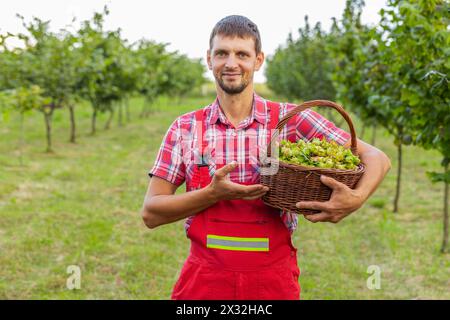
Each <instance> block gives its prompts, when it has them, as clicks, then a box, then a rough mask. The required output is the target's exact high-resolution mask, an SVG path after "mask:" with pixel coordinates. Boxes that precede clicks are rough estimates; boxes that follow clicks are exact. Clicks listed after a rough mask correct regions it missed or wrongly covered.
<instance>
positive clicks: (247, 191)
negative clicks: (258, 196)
mask: <svg viewBox="0 0 450 320" xmlns="http://www.w3.org/2000/svg"><path fill="white" fill-rule="evenodd" d="M236 188H238V190H237V191H238V192H241V193H242V194H244V195H249V196H250V195H252V193H254V192H262V191H264V192H267V191H269V187H266V186H264V185H262V184H252V185H250V186H244V185H241V184H237V183H236Z"/></svg>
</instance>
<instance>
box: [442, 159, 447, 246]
mask: <svg viewBox="0 0 450 320" xmlns="http://www.w3.org/2000/svg"><path fill="white" fill-rule="evenodd" d="M445 176H446V177H448V164H447V165H446V166H445ZM444 183H445V187H444V238H443V241H442V248H441V252H442V253H445V252H448V182H447V181H444Z"/></svg>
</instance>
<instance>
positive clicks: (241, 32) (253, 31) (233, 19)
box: [209, 15, 261, 54]
mask: <svg viewBox="0 0 450 320" xmlns="http://www.w3.org/2000/svg"><path fill="white" fill-rule="evenodd" d="M216 35H222V36H227V37H239V38H241V39H244V38H248V37H250V38H252V39H253V40H254V42H255V51H256V54H258V53H260V52H261V36H260V35H259V31H258V27H257V26H256V24H254V23H253V22H252V21H251V20H250V19H249V18H246V17H244V16H238V15H232V16H227V17H225V18H223V19H222V20H220V21H219V22H217V23H216V25H215V26H214V29H213V30H212V32H211V36H210V37H209V49H212V46H213V39H214V37H215V36H216Z"/></svg>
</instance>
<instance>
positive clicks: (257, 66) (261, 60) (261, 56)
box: [255, 51, 264, 71]
mask: <svg viewBox="0 0 450 320" xmlns="http://www.w3.org/2000/svg"><path fill="white" fill-rule="evenodd" d="M263 63H264V52H262V51H261V52H260V53H258V54H257V55H256V63H255V71H259V69H261V66H262V65H263Z"/></svg>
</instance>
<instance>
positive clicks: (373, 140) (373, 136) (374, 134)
mask: <svg viewBox="0 0 450 320" xmlns="http://www.w3.org/2000/svg"><path fill="white" fill-rule="evenodd" d="M376 136H377V125H376V124H374V125H373V126H372V145H373V146H374V145H375V138H376Z"/></svg>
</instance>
